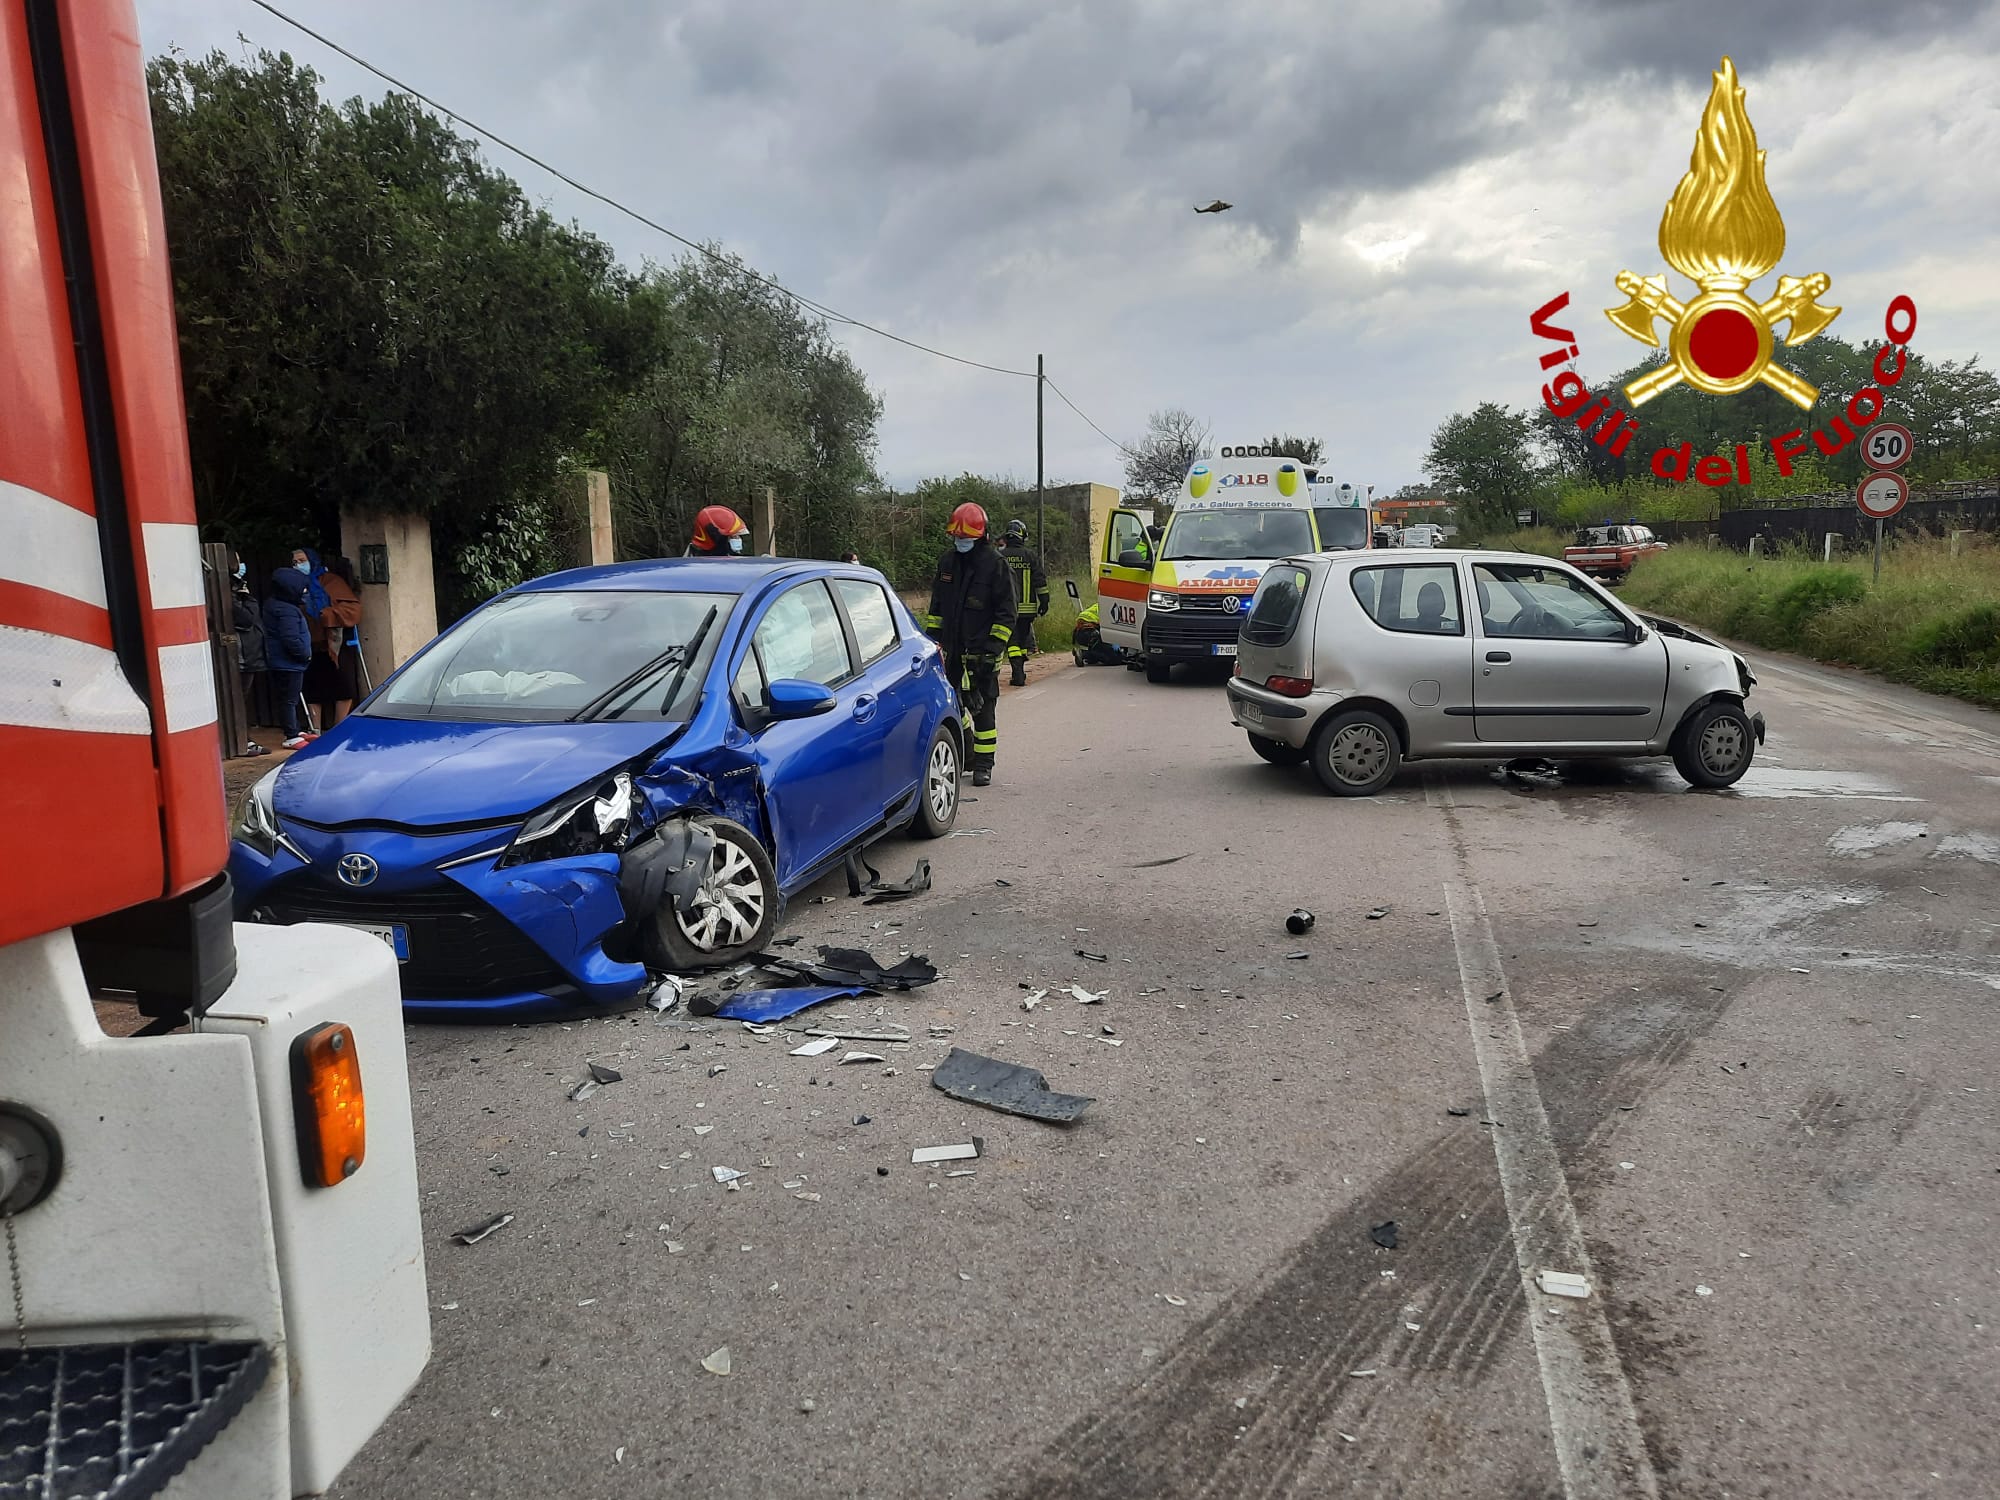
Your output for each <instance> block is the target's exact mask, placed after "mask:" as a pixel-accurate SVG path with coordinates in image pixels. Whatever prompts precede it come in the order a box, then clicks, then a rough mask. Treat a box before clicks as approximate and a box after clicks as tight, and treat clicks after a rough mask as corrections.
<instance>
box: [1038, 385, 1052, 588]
mask: <svg viewBox="0 0 2000 1500" xmlns="http://www.w3.org/2000/svg"><path fill="white" fill-rule="evenodd" d="M1047 378H1048V377H1047V376H1045V375H1043V374H1042V357H1041V355H1039V354H1037V355H1036V356H1035V550H1036V551H1037V552H1039V553H1041V554H1042V566H1043V567H1047V566H1048V557H1049V512H1048V497H1047V496H1046V495H1045V494H1044V493H1043V490H1042V383H1043V382H1044V381H1045V380H1046V379H1047Z"/></svg>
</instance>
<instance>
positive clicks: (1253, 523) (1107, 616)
mask: <svg viewBox="0 0 2000 1500" xmlns="http://www.w3.org/2000/svg"><path fill="white" fill-rule="evenodd" d="M1147 521H1148V517H1147V516H1146V515H1145V514H1144V513H1143V512H1141V511H1137V510H1126V509H1121V510H1114V511H1112V512H1111V517H1110V520H1109V522H1108V523H1107V524H1106V526H1105V528H1104V542H1103V550H1102V552H1101V553H1100V555H1099V558H1098V565H1097V602H1098V628H1099V629H1100V630H1101V631H1102V632H1103V635H1104V639H1105V640H1106V641H1107V642H1108V643H1109V644H1111V645H1114V646H1117V647H1120V648H1121V649H1122V650H1124V651H1125V652H1126V653H1127V656H1128V659H1129V660H1130V662H1131V664H1132V665H1134V666H1141V665H1143V666H1144V668H1145V671H1146V680H1147V681H1148V682H1165V681H1166V680H1167V677H1168V674H1169V673H1170V672H1171V671H1172V670H1173V665H1174V663H1175V662H1177V661H1213V660H1215V659H1217V658H1227V657H1232V656H1234V655H1235V654H1236V633H1237V629H1238V627H1239V626H1240V625H1241V624H1242V620H1243V614H1244V611H1246V610H1247V609H1249V607H1250V596H1251V595H1253V594H1255V593H1256V592H1257V582H1258V580H1259V579H1261V578H1262V577H1263V576H1264V569H1265V568H1267V567H1269V566H1270V565H1271V564H1272V563H1273V562H1275V561H1277V560H1278V559H1279V558H1281V557H1296V556H1298V555H1299V554H1301V553H1306V552H1330V551H1353V550H1360V549H1363V548H1366V547H1367V546H1368V545H1369V542H1370V530H1369V524H1368V507H1367V504H1366V503H1365V497H1364V496H1363V494H1362V493H1361V492H1360V491H1358V490H1357V489H1356V488H1355V487H1354V486H1353V485H1351V484H1336V483H1334V482H1333V481H1332V480H1331V478H1330V477H1323V476H1322V475H1321V473H1320V471H1319V469H1318V467H1317V466H1316V465H1311V464H1304V463H1300V462H1299V461H1298V460H1296V459H1291V458H1283V457H1278V456H1274V455H1272V454H1270V453H1269V452H1268V451H1264V450H1251V449H1248V448H1224V449H1223V450H1222V454H1221V456H1220V457H1217V458H1207V459H1202V460H1201V461H1200V462H1198V463H1196V464H1195V465H1194V466H1193V467H1192V468H1190V469H1189V470H1188V475H1187V478H1186V479H1185V480H1184V481H1183V482H1182V484H1181V492H1180V498H1179V499H1178V500H1176V501H1175V503H1174V509H1173V514H1172V516H1171V517H1170V518H1169V520H1168V522H1167V526H1166V532H1165V534H1164V535H1163V536H1161V537H1159V538H1158V539H1157V541H1156V540H1155V538H1154V537H1153V536H1152V535H1150V534H1149V532H1148V527H1147Z"/></svg>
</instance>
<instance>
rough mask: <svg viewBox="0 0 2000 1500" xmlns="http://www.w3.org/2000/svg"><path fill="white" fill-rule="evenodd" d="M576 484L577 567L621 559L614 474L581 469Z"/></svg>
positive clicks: (573, 495) (572, 502) (572, 497)
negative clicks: (615, 529)
mask: <svg viewBox="0 0 2000 1500" xmlns="http://www.w3.org/2000/svg"><path fill="white" fill-rule="evenodd" d="M572 483H573V484H574V485H575V489H574V490H573V491H572V492H571V495H570V505H571V507H572V514H573V517H574V520H575V534H576V566H578V567H579V568H587V567H590V566H591V565H593V564H595V563H608V562H616V561H618V546H617V539H616V538H615V537H614V536H613V535H612V530H611V476H610V475H609V474H606V473H605V472H604V471H603V470H602V469H580V470H578V471H577V475H576V478H575V480H573V481H572Z"/></svg>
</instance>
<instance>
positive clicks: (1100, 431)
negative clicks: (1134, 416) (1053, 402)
mask: <svg viewBox="0 0 2000 1500" xmlns="http://www.w3.org/2000/svg"><path fill="white" fill-rule="evenodd" d="M1042 379H1043V380H1045V381H1048V387H1049V389H1050V390H1052V391H1054V392H1055V393H1056V395H1058V396H1061V397H1062V404H1063V405H1064V406H1067V407H1068V408H1069V409H1070V410H1071V411H1073V412H1075V413H1076V414H1077V415H1078V416H1079V417H1082V418H1083V421H1084V425H1085V426H1087V427H1089V428H1090V430H1091V431H1092V432H1094V433H1096V434H1097V435H1098V436H1099V437H1101V438H1103V439H1104V441H1105V442H1107V443H1109V444H1110V445H1111V446H1112V447H1114V448H1116V449H1117V450H1118V451H1119V452H1120V453H1122V454H1124V455H1125V456H1126V457H1127V458H1137V457H1138V456H1139V455H1138V454H1136V453H1134V452H1133V451H1132V450H1131V449H1130V448H1128V447H1126V446H1125V445H1124V444H1123V443H1121V442H1119V441H1118V439H1117V438H1115V437H1113V436H1112V435H1111V434H1110V433H1108V432H1106V431H1105V430H1104V429H1103V428H1102V427H1099V426H1098V425H1097V424H1096V423H1095V422H1093V421H1091V420H1090V416H1089V414H1088V413H1087V412H1085V411H1084V409H1083V408H1082V407H1080V406H1078V405H1077V404H1076V403H1075V402H1074V401H1072V400H1070V399H1069V397H1067V396H1064V395H1063V388H1062V387H1061V386H1059V385H1057V384H1056V383H1055V382H1054V381H1053V380H1050V379H1049V377H1048V376H1046V375H1044V376H1043V377H1042Z"/></svg>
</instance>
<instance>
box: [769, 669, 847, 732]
mask: <svg viewBox="0 0 2000 1500" xmlns="http://www.w3.org/2000/svg"><path fill="white" fill-rule="evenodd" d="M839 701H840V700H839V699H837V698H835V697H834V695H833V689H832V688H830V687H826V686H825V685H823V684H821V683H817V682H807V681H806V680H805V679H804V678H801V677H781V678H779V679H778V680H777V681H776V682H774V683H772V684H771V685H770V687H769V688H767V689H766V690H765V694H764V711H765V713H766V714H767V715H768V716H769V717H770V718H771V719H772V720H773V721H776V720H781V719H816V718H818V717H819V716H820V715H821V714H830V713H832V712H833V709H834V705H835V704H836V703H838V702H839Z"/></svg>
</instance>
